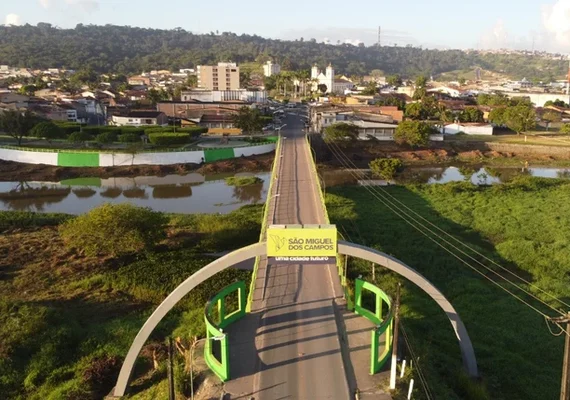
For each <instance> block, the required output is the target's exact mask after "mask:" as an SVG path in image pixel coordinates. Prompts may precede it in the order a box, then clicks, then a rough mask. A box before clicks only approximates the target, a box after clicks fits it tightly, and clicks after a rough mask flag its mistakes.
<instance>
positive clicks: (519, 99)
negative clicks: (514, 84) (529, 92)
mask: <svg viewBox="0 0 570 400" xmlns="http://www.w3.org/2000/svg"><path fill="white" fill-rule="evenodd" d="M509 105H511V106H529V107H530V106H532V103H531V101H530V99H529V98H528V97H525V96H516V97H513V98H511V100H510V101H509Z"/></svg>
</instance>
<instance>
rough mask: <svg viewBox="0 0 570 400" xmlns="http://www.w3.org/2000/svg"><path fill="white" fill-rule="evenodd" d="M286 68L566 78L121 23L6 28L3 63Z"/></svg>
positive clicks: (462, 55)
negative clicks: (251, 64) (477, 70)
mask: <svg viewBox="0 0 570 400" xmlns="http://www.w3.org/2000/svg"><path fill="white" fill-rule="evenodd" d="M270 59H271V60H273V61H275V62H277V63H280V64H281V65H282V67H283V69H284V70H297V69H309V68H310V67H311V66H312V65H313V64H314V63H317V64H319V65H321V66H324V65H328V64H329V63H332V64H333V65H334V67H335V69H336V71H337V72H338V73H342V74H346V75H350V76H359V75H365V74H368V73H370V71H372V70H378V71H380V72H382V73H385V74H396V73H398V74H401V76H404V77H413V76H416V75H418V74H426V75H428V76H429V75H434V76H436V75H437V74H440V73H443V72H449V71H457V70H472V69H473V68H474V67H480V68H483V69H485V70H490V71H496V72H503V73H505V74H507V75H510V76H512V77H513V78H522V77H526V78H527V79H532V80H551V79H554V78H558V77H563V76H564V74H565V73H566V71H567V65H566V63H565V61H563V60H548V59H545V58H543V57H540V56H523V55H502V54H482V53H478V52H464V51H461V50H430V49H422V48H416V47H396V46H384V47H377V46H369V47H366V46H352V45H349V44H338V45H332V44H324V43H317V41H316V40H315V39H310V40H304V39H303V38H301V39H299V40H296V41H285V40H275V39H265V38H262V37H260V36H257V35H245V34H243V35H237V34H235V33H231V32H221V33H220V32H215V33H214V32H211V33H210V34H193V33H191V32H188V31H185V30H183V29H181V28H176V29H172V30H161V29H147V28H136V27H129V26H115V25H105V26H96V25H83V24H79V25H77V26H76V27H75V28H74V29H59V28H56V27H54V26H52V25H50V24H47V23H39V24H37V26H32V25H24V26H0V60H2V62H3V63H4V64H8V65H11V66H17V67H29V68H42V69H43V68H68V69H75V70H80V69H85V68H92V69H93V70H94V71H96V72H98V73H110V72H113V73H123V74H129V73H140V72H142V71H149V70H153V69H164V68H166V69H170V70H177V69H180V68H188V67H195V66H196V65H200V64H212V63H216V62H219V61H228V60H231V61H234V62H237V63H246V62H257V63H263V62H265V61H266V60H270Z"/></svg>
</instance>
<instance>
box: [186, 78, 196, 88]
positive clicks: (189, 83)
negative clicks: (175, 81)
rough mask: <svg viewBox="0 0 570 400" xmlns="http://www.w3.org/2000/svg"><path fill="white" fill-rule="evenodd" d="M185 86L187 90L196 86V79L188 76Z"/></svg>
mask: <svg viewBox="0 0 570 400" xmlns="http://www.w3.org/2000/svg"><path fill="white" fill-rule="evenodd" d="M186 86H188V87H189V88H195V87H196V86H198V77H197V76H196V75H188V78H186Z"/></svg>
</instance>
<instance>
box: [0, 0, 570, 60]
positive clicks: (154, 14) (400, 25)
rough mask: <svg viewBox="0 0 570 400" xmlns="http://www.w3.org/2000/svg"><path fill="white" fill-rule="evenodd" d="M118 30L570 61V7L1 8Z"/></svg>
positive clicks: (524, 2)
mask: <svg viewBox="0 0 570 400" xmlns="http://www.w3.org/2000/svg"><path fill="white" fill-rule="evenodd" d="M38 22H48V23H51V24H52V25H55V26H58V27H61V28H73V27H75V25H77V24H79V23H82V24H96V25H105V24H114V25H130V26H140V27H151V28H162V29H172V28H177V27H180V28H183V29H185V30H188V31H191V32H195V33H206V32H211V31H213V32H215V31H219V32H226V31H230V32H235V33H238V34H241V33H249V34H257V35H259V36H263V37H270V38H276V39H299V38H301V37H302V38H304V39H305V40H309V39H311V38H314V39H316V40H317V41H318V42H323V41H326V42H329V43H333V44H336V43H351V44H355V45H356V44H358V43H364V44H366V45H371V44H374V43H376V42H377V40H378V26H381V29H382V35H381V42H382V44H383V45H391V46H392V45H394V44H397V45H399V46H405V45H408V44H411V45H414V46H423V47H429V48H442V49H444V48H461V49H467V48H471V49H497V48H511V49H527V50H532V49H533V48H534V49H535V50H545V51H551V52H563V53H569V54H570V0H542V1H541V0H478V1H474V0H431V1H427V0H405V1H400V2H398V1H386V0H358V1H354V2H347V1H345V0H328V1H325V0H317V1H315V0H313V1H310V0H287V1H286V2H267V1H262V0H245V1H241V2H240V1H237V0H217V1H213V2H211V1H196V0H166V1H162V2H157V1H156V0H136V1H135V0H0V23H4V24H13V25H20V24H26V23H28V24H32V25H35V24H37V23H38Z"/></svg>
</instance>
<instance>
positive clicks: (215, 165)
mask: <svg viewBox="0 0 570 400" xmlns="http://www.w3.org/2000/svg"><path fill="white" fill-rule="evenodd" d="M274 154H275V153H269V154H263V155H256V156H249V157H239V158H232V159H228V160H220V161H214V162H209V163H204V164H192V163H190V164H173V165H128V166H120V167H58V166H52V165H42V164H23V163H17V162H13V161H4V160H0V181H10V182H15V181H49V182H59V181H62V180H65V179H74V178H120V177H132V178H134V177H138V176H165V175H184V174H187V173H189V172H198V173H202V174H212V173H229V172H264V171H269V170H271V165H272V163H273V158H274Z"/></svg>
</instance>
